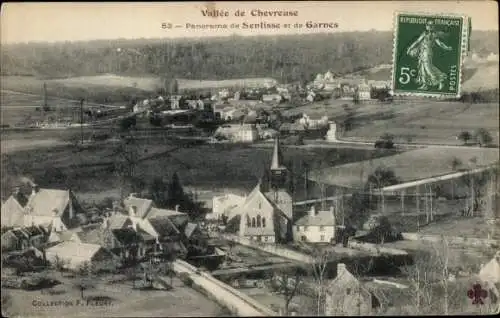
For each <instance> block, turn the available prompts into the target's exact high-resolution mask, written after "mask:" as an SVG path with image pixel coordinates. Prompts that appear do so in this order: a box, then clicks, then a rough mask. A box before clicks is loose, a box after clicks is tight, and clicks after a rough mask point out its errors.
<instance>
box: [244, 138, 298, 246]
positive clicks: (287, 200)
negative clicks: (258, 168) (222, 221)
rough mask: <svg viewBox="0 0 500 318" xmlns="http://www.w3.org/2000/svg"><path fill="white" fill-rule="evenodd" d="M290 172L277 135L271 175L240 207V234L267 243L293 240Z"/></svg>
mask: <svg viewBox="0 0 500 318" xmlns="http://www.w3.org/2000/svg"><path fill="white" fill-rule="evenodd" d="M289 173H290V172H289V171H288V169H287V168H286V167H285V166H284V165H283V157H282V154H281V150H280V145H279V139H278V138H276V140H275V142H274V149H273V156H272V160H271V166H270V169H269V175H268V176H267V178H266V179H264V180H263V179H261V180H260V181H259V183H258V184H257V185H256V186H255V188H254V189H253V190H252V191H251V192H250V194H248V195H247V197H246V199H245V201H244V202H242V204H241V205H240V206H238V207H237V209H238V211H237V213H236V214H237V215H238V216H239V236H241V237H246V238H248V239H251V240H255V241H258V242H267V243H285V242H289V241H291V240H292V239H293V235H292V221H293V204H292V196H291V195H290V189H289V187H288V180H289Z"/></svg>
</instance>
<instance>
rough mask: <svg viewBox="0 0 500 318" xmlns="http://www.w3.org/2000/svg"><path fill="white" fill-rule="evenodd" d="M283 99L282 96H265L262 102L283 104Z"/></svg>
mask: <svg viewBox="0 0 500 318" xmlns="http://www.w3.org/2000/svg"><path fill="white" fill-rule="evenodd" d="M282 99H283V97H281V95H280V94H265V95H262V101H263V102H276V103H279V102H281V101H282Z"/></svg>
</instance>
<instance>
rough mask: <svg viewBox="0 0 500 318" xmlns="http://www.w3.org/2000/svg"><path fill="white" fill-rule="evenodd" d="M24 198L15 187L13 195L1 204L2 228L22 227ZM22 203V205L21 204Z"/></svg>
mask: <svg viewBox="0 0 500 318" xmlns="http://www.w3.org/2000/svg"><path fill="white" fill-rule="evenodd" d="M26 200H27V199H26V198H25V197H24V196H22V194H21V193H20V191H19V187H16V189H15V190H14V193H13V194H12V195H11V196H10V197H9V198H8V199H7V200H6V201H5V202H2V212H1V220H0V221H1V224H2V227H13V226H14V227H15V226H23V225H24V207H23V204H26ZM21 202H22V203H21Z"/></svg>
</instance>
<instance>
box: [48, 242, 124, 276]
mask: <svg viewBox="0 0 500 318" xmlns="http://www.w3.org/2000/svg"><path fill="white" fill-rule="evenodd" d="M45 254H46V257H47V260H48V261H49V262H57V259H59V260H62V261H63V262H64V267H65V268H67V269H71V270H77V269H78V268H79V267H80V266H82V265H83V264H85V263H90V264H92V266H93V267H94V268H95V269H97V270H98V269H101V268H105V267H108V266H109V263H117V261H118V259H117V256H116V255H114V254H113V253H111V252H110V251H109V250H108V249H106V248H103V247H101V246H100V245H97V244H85V243H77V242H71V241H67V242H63V243H60V244H58V245H55V246H52V247H50V248H48V249H47V250H46V251H45Z"/></svg>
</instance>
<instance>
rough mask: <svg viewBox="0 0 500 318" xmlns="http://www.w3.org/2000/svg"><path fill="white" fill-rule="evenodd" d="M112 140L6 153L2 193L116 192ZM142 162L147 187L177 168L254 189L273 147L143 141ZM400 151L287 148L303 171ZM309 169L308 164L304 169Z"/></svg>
mask: <svg viewBox="0 0 500 318" xmlns="http://www.w3.org/2000/svg"><path fill="white" fill-rule="evenodd" d="M115 151H116V145H115V144H112V143H106V144H95V145H94V146H89V147H87V148H85V149H82V150H78V149H76V148H75V147H74V146H71V145H61V146H55V147H51V148H47V149H45V150H44V151H38V152H34V151H29V150H24V151H22V150H20V151H16V152H13V153H9V154H2V185H3V187H2V191H3V195H4V196H8V195H9V194H10V191H11V189H12V187H13V186H15V184H16V183H17V182H18V180H19V178H20V177H22V176H25V177H29V178H32V179H34V180H35V182H37V183H39V184H40V186H44V187H55V188H62V187H70V188H72V189H74V191H75V192H76V193H77V194H79V195H84V196H85V197H89V198H90V197H92V198H93V199H94V200H96V201H98V198H99V199H101V198H102V196H103V193H106V195H108V194H109V195H110V196H116V195H117V192H119V188H120V186H121V181H120V180H121V179H120V178H119V177H118V175H117V173H116V172H115V171H114V169H113V167H114V162H115V161H116V160H119V158H120V156H119V155H117V154H115ZM137 152H138V154H139V158H140V159H139V160H138V163H137V165H136V167H135V176H136V177H137V178H138V180H139V183H142V184H143V185H144V186H146V185H148V184H150V183H151V181H152V180H153V179H154V178H155V177H163V178H165V180H167V181H168V180H170V178H171V176H172V175H173V173H174V172H177V173H178V174H179V177H180V179H181V181H182V183H183V185H185V186H193V187H196V188H197V190H210V191H223V190H224V189H231V190H233V189H234V190H240V191H249V190H251V189H252V188H253V187H254V186H255V185H256V184H257V182H258V180H259V178H260V177H262V175H263V172H264V169H265V168H267V167H269V165H270V162H271V155H272V148H271V147H269V148H267V147H266V148H257V147H251V146H245V145H217V144H206V145H196V146H194V145H189V144H185V145H175V144H173V143H171V142H168V141H165V142H160V141H158V142H155V143H152V142H151V143H148V144H145V143H142V142H140V143H139V145H138V147H137ZM391 153H394V152H391V151H381V150H378V151H375V150H371V149H370V150H364V149H344V148H338V149H318V148H316V149H306V148H292V147H289V148H288V147H286V148H284V149H283V155H284V158H285V163H286V164H287V165H289V166H290V168H291V169H292V168H293V167H295V171H294V173H295V174H296V175H301V174H302V172H303V171H301V170H300V169H301V167H302V163H307V164H308V165H310V166H311V167H312V166H314V165H319V164H320V162H324V163H326V164H329V165H335V164H342V163H347V162H352V161H357V160H358V161H359V160H366V159H368V158H372V157H380V156H384V155H388V154H391ZM302 169H303V168H302Z"/></svg>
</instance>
